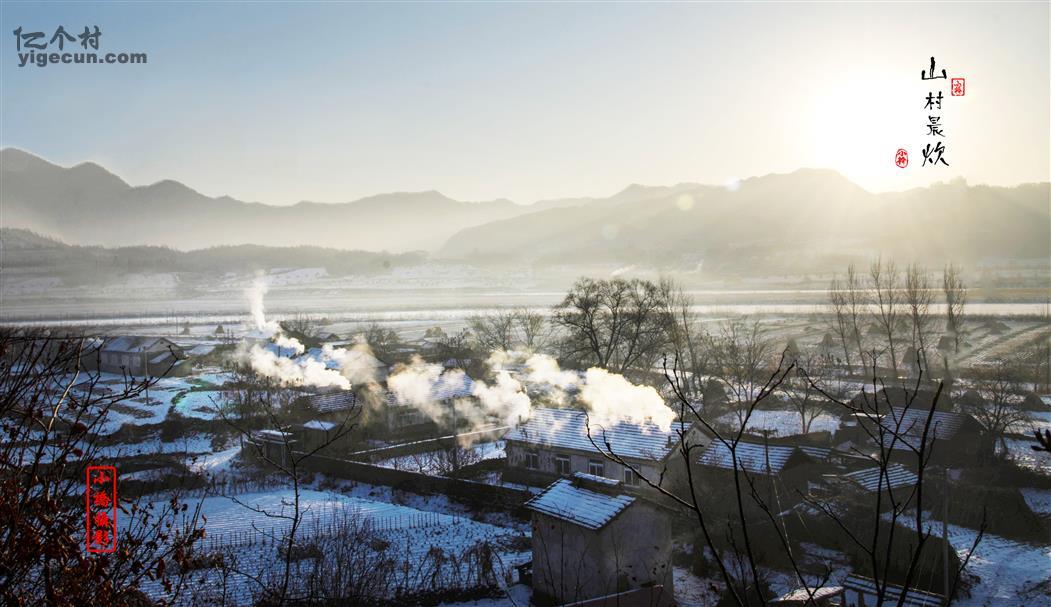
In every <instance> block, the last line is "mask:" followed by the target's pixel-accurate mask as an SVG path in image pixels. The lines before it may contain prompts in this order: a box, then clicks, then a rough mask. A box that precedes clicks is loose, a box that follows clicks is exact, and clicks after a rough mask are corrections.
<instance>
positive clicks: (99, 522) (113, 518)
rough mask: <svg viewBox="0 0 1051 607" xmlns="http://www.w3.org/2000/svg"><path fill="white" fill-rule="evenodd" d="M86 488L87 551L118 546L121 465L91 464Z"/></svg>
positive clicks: (96, 552) (99, 550)
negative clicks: (118, 482) (118, 483)
mask: <svg viewBox="0 0 1051 607" xmlns="http://www.w3.org/2000/svg"><path fill="white" fill-rule="evenodd" d="M85 482H86V486H85V489H84V502H85V504H86V507H87V514H86V517H87V525H86V529H87V535H86V537H85V540H84V541H85V544H86V547H87V551H88V552H90V553H93V554H100V553H109V552H113V551H115V550H116V549H117V469H116V468H114V467H113V466H88V473H87V478H86V481H85Z"/></svg>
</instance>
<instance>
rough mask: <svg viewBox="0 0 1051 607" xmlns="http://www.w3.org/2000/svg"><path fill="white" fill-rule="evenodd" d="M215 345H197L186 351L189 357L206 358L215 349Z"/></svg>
mask: <svg viewBox="0 0 1051 607" xmlns="http://www.w3.org/2000/svg"><path fill="white" fill-rule="evenodd" d="M216 347H217V346H216V344H197V345H196V346H194V347H192V348H190V349H189V350H187V351H186V353H187V354H189V355H190V356H207V355H209V354H211V353H212V351H213V350H215V348H216Z"/></svg>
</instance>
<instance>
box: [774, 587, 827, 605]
mask: <svg viewBox="0 0 1051 607" xmlns="http://www.w3.org/2000/svg"><path fill="white" fill-rule="evenodd" d="M842 592H843V587H842V586H822V587H821V588H796V589H795V590H793V591H791V592H789V593H788V594H785V595H782V596H780V597H778V598H776V599H774V600H772V601H770V604H771V605H776V604H778V603H798V602H800V601H809V600H821V599H825V598H829V597H834V596H837V595H839V594H840V593H842Z"/></svg>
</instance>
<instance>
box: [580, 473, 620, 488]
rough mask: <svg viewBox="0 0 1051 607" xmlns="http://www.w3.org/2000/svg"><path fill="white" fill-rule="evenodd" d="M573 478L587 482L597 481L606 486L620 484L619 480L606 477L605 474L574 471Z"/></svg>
mask: <svg viewBox="0 0 1051 607" xmlns="http://www.w3.org/2000/svg"><path fill="white" fill-rule="evenodd" d="M573 478H575V479H579V480H582V481H584V482H587V483H598V484H600V485H605V486H607V487H617V486H619V485H620V481H618V480H617V479H615V478H606V477H605V476H598V475H596V474H588V473H587V472H574V473H573Z"/></svg>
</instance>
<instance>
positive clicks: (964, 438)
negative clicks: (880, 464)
mask: <svg viewBox="0 0 1051 607" xmlns="http://www.w3.org/2000/svg"><path fill="white" fill-rule="evenodd" d="M928 414H930V411H929V410H924V409H914V408H908V409H904V408H901V407H894V408H893V409H891V411H890V413H888V414H887V415H884V416H882V417H881V418H880V422H879V423H880V426H881V427H882V428H883V430H884V432H883V436H884V437H885V438H884V440H883V442H884V443H885V446H889V447H891V448H892V452H894V453H893V454H894V455H899V457H898V458H896V459H898V461H901V463H903V464H905V465H907V466H910V467H914V466H915V465H916V456H915V450H917V449H919V447H920V445H921V444H922V442H923V437H924V428H925V427H926V425H927V417H928ZM893 435H896V436H897V440H892V438H893ZM995 442H996V441H995V437H993V436H992V435H991V434H990V433H989V432H987V431H986V430H985V427H984V426H982V424H981V423H980V422H979V421H978V420H977V419H975V418H974V416H973V415H970V414H967V413H952V412H949V411H935V412H934V413H933V415H932V416H931V423H930V428H929V429H928V431H927V445H926V451H927V452H928V453H929V454H930V459H929V462H930V463H931V464H933V465H937V466H949V467H954V468H960V467H964V466H968V465H975V464H979V463H982V462H987V461H990V460H991V459H992V457H993V452H994V449H995Z"/></svg>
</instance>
